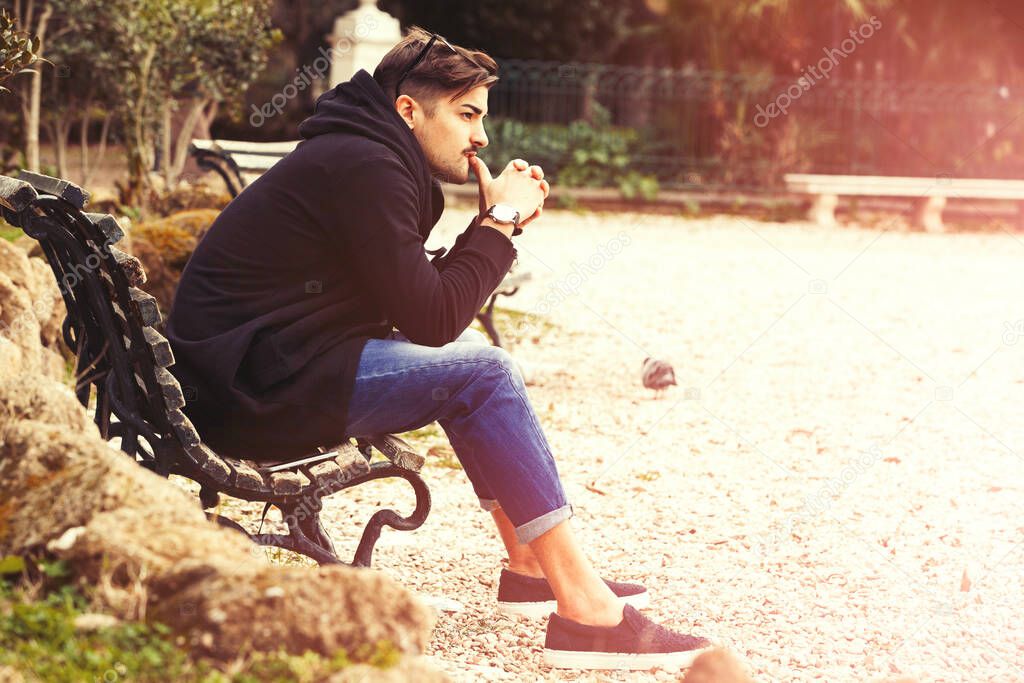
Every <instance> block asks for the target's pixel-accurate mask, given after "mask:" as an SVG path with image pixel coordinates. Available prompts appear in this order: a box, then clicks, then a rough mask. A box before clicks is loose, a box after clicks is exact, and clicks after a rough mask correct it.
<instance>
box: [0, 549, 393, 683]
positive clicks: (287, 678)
mask: <svg viewBox="0 0 1024 683" xmlns="http://www.w3.org/2000/svg"><path fill="white" fill-rule="evenodd" d="M10 559H11V558H4V560H5V561H9V560H10ZM14 559H20V558H14ZM9 564H12V565H13V564H15V563H10V562H9ZM2 573H3V572H2V568H0V669H2V668H4V667H11V668H13V669H15V670H17V671H19V672H21V673H22V674H23V675H24V676H25V678H26V680H29V681H36V680H41V681H48V682H49V681H52V682H55V683H63V682H65V681H66V682H67V683H72V682H75V683H77V682H78V681H94V680H95V681H125V680H132V681H153V682H156V681H169V680H173V681H186V682H189V683H191V682H202V683H264V682H267V681H274V682H278V681H279V682H281V683H285V682H291V681H300V682H310V683H312V682H313V681H320V680H325V679H327V678H329V677H330V676H331V675H332V674H335V673H337V672H339V671H341V670H343V669H346V668H349V667H351V666H353V665H354V664H357V663H365V664H369V665H371V666H375V667H378V668H390V667H392V666H394V665H395V664H396V663H397V662H398V660H399V658H400V656H401V655H400V653H399V652H398V650H396V649H395V648H394V647H393V646H391V645H389V644H387V643H379V644H377V645H376V646H366V647H364V648H362V649H360V650H359V651H357V652H355V653H353V654H352V655H350V654H349V653H346V652H345V651H344V650H339V651H338V652H337V653H336V654H335V655H334V656H333V657H330V658H325V657H321V656H320V655H318V654H316V653H313V652H306V653H305V654H302V655H290V654H287V653H285V652H274V653H256V654H252V655H248V656H246V657H244V658H242V659H240V660H239V661H236V662H233V663H232V664H231V666H230V670H231V673H227V672H225V671H222V670H220V669H218V668H216V667H215V666H214V664H213V663H212V662H209V661H205V660H201V659H196V658H193V657H192V656H191V655H190V653H189V652H188V651H187V649H185V647H184V639H183V638H181V637H175V636H174V635H173V634H172V633H171V631H170V629H169V628H168V627H167V626H164V625H163V624H158V623H141V622H119V623H116V624H114V625H109V626H104V627H101V628H96V629H92V630H85V629H83V628H82V627H81V622H80V621H79V623H77V624H76V620H79V618H80V617H82V615H84V614H90V613H92V610H91V609H90V607H89V600H88V599H87V598H86V597H85V596H84V595H83V594H81V593H80V592H79V591H78V590H77V589H75V588H72V587H71V586H68V585H65V586H62V587H60V588H59V589H54V590H51V591H50V592H48V593H45V594H42V595H36V593H37V592H38V591H34V590H33V591H29V590H26V589H25V588H24V587H20V586H17V585H12V584H8V583H5V582H4V581H3V580H2Z"/></svg>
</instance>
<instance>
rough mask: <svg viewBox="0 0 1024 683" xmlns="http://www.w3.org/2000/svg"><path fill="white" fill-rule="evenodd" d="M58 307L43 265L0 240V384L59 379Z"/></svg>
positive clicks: (60, 318) (50, 277) (61, 311)
mask: <svg viewBox="0 0 1024 683" xmlns="http://www.w3.org/2000/svg"><path fill="white" fill-rule="evenodd" d="M65 313H66V311H65V308H64V302H63V300H62V298H61V295H60V290H58V288H57V281H56V280H55V279H54V277H53V272H52V271H51V270H50V267H49V265H48V264H47V263H46V262H45V261H43V260H41V259H38V258H30V257H28V256H27V255H26V254H25V251H24V250H23V249H20V248H18V247H16V246H14V245H13V244H11V243H10V242H8V241H7V240H0V379H4V378H11V377H15V376H17V375H19V374H32V375H44V376H47V377H51V378H53V379H61V378H62V377H63V376H64V357H63V354H62V352H61V350H60V346H59V345H60V344H61V343H62V342H61V340H60V328H61V324H62V322H63V320H64V316H65Z"/></svg>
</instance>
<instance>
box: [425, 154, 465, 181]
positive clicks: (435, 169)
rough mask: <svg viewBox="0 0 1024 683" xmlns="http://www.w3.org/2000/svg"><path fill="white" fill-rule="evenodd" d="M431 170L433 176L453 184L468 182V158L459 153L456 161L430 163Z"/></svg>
mask: <svg viewBox="0 0 1024 683" xmlns="http://www.w3.org/2000/svg"><path fill="white" fill-rule="evenodd" d="M431 167H432V168H431V172H432V174H433V176H434V177H435V178H437V179H438V180H442V181H444V182H446V183H451V184H453V185H465V184H466V183H467V182H469V158H468V157H466V156H465V155H461V154H460V155H459V159H458V160H457V161H448V160H446V161H444V162H442V163H432V164H431Z"/></svg>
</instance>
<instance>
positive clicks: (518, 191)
mask: <svg viewBox="0 0 1024 683" xmlns="http://www.w3.org/2000/svg"><path fill="white" fill-rule="evenodd" d="M469 164H470V167H471V168H472V169H473V173H474V174H475V175H476V178H477V182H478V183H479V186H480V215H481V216H482V215H483V214H484V212H486V211H487V209H488V208H490V207H491V206H494V205H495V204H507V205H509V206H511V207H512V208H514V209H515V210H516V211H518V212H519V216H520V220H519V227H523V226H525V225H527V224H528V223H530V222H532V221H534V220H536V219H537V218H539V217H540V215H541V213H542V212H543V210H544V200H545V199H547V197H548V193H549V192H551V186H550V185H548V181H546V180H544V170H543V169H542V168H541V167H540V166H531V165H530V164H528V163H526V162H525V161H524V160H522V159H513V160H512V161H510V162H508V165H507V166H505V168H504V169H503V170H502V172H501V175H499V176H498V177H497V178H492V177H491V172H490V170H489V169H488V168H487V164H485V163H484V162H483V161H482V160H481V159H480V157H478V156H475V155H474V156H471V157H470V158H469Z"/></svg>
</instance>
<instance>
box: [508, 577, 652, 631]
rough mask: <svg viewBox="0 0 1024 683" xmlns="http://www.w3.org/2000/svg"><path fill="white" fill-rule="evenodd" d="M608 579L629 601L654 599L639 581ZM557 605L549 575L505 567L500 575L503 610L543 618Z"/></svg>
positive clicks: (640, 605) (640, 603)
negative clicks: (522, 572) (629, 581)
mask: <svg viewBox="0 0 1024 683" xmlns="http://www.w3.org/2000/svg"><path fill="white" fill-rule="evenodd" d="M604 582H605V583H606V584H608V587H609V588H611V589H612V593H615V595H617V596H619V597H620V598H622V601H623V602H624V603H626V604H627V605H632V606H633V607H636V608H637V609H643V608H644V607H647V604H648V603H649V602H650V595H649V594H648V593H647V589H646V588H644V587H643V586H641V585H640V584H638V583H619V582H618V581H609V580H608V579H605V580H604ZM557 606H558V605H557V602H556V601H555V594H554V593H553V592H552V590H551V585H550V584H549V583H548V582H547V579H535V578H533V577H531V576H523V575H522V574H516V573H515V572H511V571H509V570H508V569H502V570H501V576H500V577H499V578H498V610H499V611H501V612H504V613H505V614H514V615H517V616H521V617H528V618H530V619H543V618H544V617H546V616H547V615H549V614H551V613H552V612H554V611H555V609H556V608H557Z"/></svg>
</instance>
